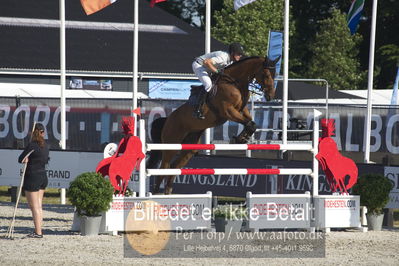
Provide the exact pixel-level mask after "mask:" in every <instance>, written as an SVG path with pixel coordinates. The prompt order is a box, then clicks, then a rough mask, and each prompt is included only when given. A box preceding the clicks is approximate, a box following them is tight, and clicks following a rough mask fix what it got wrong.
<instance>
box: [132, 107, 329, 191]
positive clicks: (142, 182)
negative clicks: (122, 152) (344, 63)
mask: <svg viewBox="0 0 399 266" xmlns="http://www.w3.org/2000/svg"><path fill="white" fill-rule="evenodd" d="M321 115H322V113H321V112H320V111H318V110H316V109H313V143H312V145H307V144H146V134H145V121H144V120H143V119H141V120H140V122H139V124H140V140H141V143H142V150H143V153H144V154H146V153H147V151H151V150H193V149H195V150H297V151H298V150H302V151H311V152H312V154H313V165H312V166H313V167H312V168H313V169H306V168H287V169H237V168H233V169H228V168H222V169H148V170H147V169H146V166H145V161H144V160H142V161H141V164H140V171H139V196H140V197H145V196H146V177H147V176H159V175H187V174H198V175H207V174H217V175H230V174H264V175H268V174H269V175H289V174H302V175H310V176H311V177H312V178H313V189H312V192H313V196H318V195H319V190H318V188H319V162H318V161H317V159H316V155H317V154H318V152H319V149H318V145H319V126H320V123H319V119H320V116H321Z"/></svg>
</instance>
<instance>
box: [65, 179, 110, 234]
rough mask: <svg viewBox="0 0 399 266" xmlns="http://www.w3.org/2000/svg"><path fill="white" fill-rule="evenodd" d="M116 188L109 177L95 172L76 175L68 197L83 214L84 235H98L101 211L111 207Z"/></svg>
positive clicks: (78, 212)
mask: <svg viewBox="0 0 399 266" xmlns="http://www.w3.org/2000/svg"><path fill="white" fill-rule="evenodd" d="M113 193H114V189H113V187H112V185H111V183H110V182H109V180H108V179H105V178H104V177H103V176H102V175H101V174H98V173H95V172H87V173H83V174H81V175H79V176H78V177H76V179H75V180H74V181H72V182H71V185H70V187H69V190H68V197H69V199H70V201H71V203H72V205H73V206H75V208H76V212H77V214H78V215H80V216H81V233H82V235H98V232H99V229H100V224H101V213H102V212H105V211H107V210H108V209H109V208H110V203H111V202H112V196H113Z"/></svg>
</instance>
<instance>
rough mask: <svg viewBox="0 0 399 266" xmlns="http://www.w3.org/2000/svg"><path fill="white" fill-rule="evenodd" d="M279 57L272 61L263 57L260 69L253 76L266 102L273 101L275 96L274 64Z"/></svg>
mask: <svg viewBox="0 0 399 266" xmlns="http://www.w3.org/2000/svg"><path fill="white" fill-rule="evenodd" d="M280 57H281V56H279V57H277V58H276V59H274V60H270V59H269V58H268V57H265V61H264V62H263V67H262V69H260V70H259V71H258V72H257V73H256V74H255V79H256V82H257V83H258V84H260V86H261V87H262V90H263V94H264V96H265V98H266V99H267V100H268V101H270V100H271V99H274V96H275V94H276V88H275V87H274V76H275V74H276V64H277V62H278V60H280Z"/></svg>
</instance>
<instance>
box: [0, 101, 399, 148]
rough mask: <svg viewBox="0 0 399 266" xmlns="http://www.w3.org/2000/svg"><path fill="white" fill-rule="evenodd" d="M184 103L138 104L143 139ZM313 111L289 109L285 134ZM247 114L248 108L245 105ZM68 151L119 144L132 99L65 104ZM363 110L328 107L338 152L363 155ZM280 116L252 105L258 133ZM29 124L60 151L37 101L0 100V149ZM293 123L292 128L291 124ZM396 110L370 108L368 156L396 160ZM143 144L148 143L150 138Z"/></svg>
mask: <svg viewBox="0 0 399 266" xmlns="http://www.w3.org/2000/svg"><path fill="white" fill-rule="evenodd" d="M183 103H184V101H181V100H143V101H141V103H140V105H141V109H142V113H143V116H142V117H143V119H145V120H146V122H147V123H146V126H147V136H149V133H150V129H151V123H152V121H154V119H156V118H158V117H163V116H167V115H168V114H170V113H171V112H172V111H173V110H175V109H176V108H177V107H179V106H180V105H181V104H183ZM314 107H317V108H318V109H319V110H320V111H322V112H323V115H324V116H325V115H326V113H327V112H326V108H325V105H320V106H315V105H312V106H311V105H310V104H301V105H300V106H299V105H293V104H290V105H289V109H288V110H289V111H288V112H289V114H288V116H289V118H290V119H299V122H300V123H297V121H294V120H291V121H290V122H289V123H288V125H289V128H290V129H296V128H298V125H299V124H305V129H306V128H307V129H311V126H312V121H313V108H314ZM249 109H251V106H250V105H249ZM66 110H67V118H66V120H67V121H66V123H67V149H68V150H76V151H101V150H102V149H103V147H104V145H105V144H107V143H109V142H116V143H118V142H119V140H120V138H121V137H122V133H121V126H120V122H121V117H122V116H126V115H130V110H131V99H105V100H102V99H96V100H88V99H67V107H66ZM365 116H366V107H365V106H356V105H330V106H329V108H328V117H329V118H333V119H335V127H336V136H334V137H333V138H334V139H335V141H336V143H337V145H338V149H339V150H341V151H348V152H362V151H364V149H365V147H364V141H363V139H364V135H365V134H364V131H365ZM281 118H282V112H281V109H280V108H279V107H278V104H277V103H273V104H267V103H266V104H265V103H259V104H255V108H254V120H255V122H256V124H257V125H258V127H259V128H266V129H280V128H281ZM33 121H37V122H39V123H42V124H43V125H44V126H45V128H46V139H47V141H48V143H49V144H50V147H51V149H59V140H60V107H59V100H58V99H38V98H29V99H28V98H26V99H25V98H22V99H19V98H0V148H21V147H23V146H24V145H25V144H26V142H27V140H28V138H29V132H30V131H31V130H32V125H33ZM293 121H294V122H293ZM242 128H243V127H242V125H238V124H237V123H234V122H226V123H225V124H223V125H221V126H218V127H216V128H214V129H211V140H213V141H216V142H220V141H226V142H228V141H229V140H230V138H231V137H232V136H234V135H237V134H238V133H239V132H240V131H241V130H242ZM398 133H399V110H398V109H396V108H395V109H394V108H390V107H389V106H385V107H373V116H372V126H371V147H370V150H371V152H386V153H391V154H399V136H398ZM279 137H280V135H279V132H271V131H269V132H257V133H256V134H255V140H259V141H270V140H278V139H279ZM288 139H289V140H294V139H301V140H310V139H311V135H310V134H306V133H291V132H289V134H288ZM148 140H149V141H150V139H149V137H148Z"/></svg>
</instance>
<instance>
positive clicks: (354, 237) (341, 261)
mask: <svg viewBox="0 0 399 266" xmlns="http://www.w3.org/2000/svg"><path fill="white" fill-rule="evenodd" d="M13 210H14V205H13V204H11V203H5V202H0V236H1V238H0V265H32V264H40V265H112V264H113V265H116V264H118V265H119V264H129V265H136V264H137V265H218V266H221V265H229V266H231V265H240V266H242V265H399V252H398V248H399V230H398V229H394V230H386V229H385V230H383V231H381V232H373V231H369V232H367V233H362V232H359V231H351V230H347V231H340V232H331V233H329V234H328V235H327V237H326V257H325V258H281V259H280V258H279V259H276V258H249V259H241V258H235V259H232V258H218V259H215V258H190V259H188V258H166V259H165V258H162V259H159V258H157V259H154V258H124V257H123V242H124V241H123V237H122V236H121V235H118V236H110V235H99V236H94V237H85V236H81V235H80V234H79V233H76V232H71V231H70V229H71V225H72V220H73V208H72V207H71V206H65V205H46V206H44V234H45V236H44V238H43V239H29V238H24V237H25V236H26V235H27V234H28V233H30V232H32V230H33V222H32V219H31V213H30V210H29V209H28V207H27V205H26V204H20V208H19V209H18V212H17V218H16V223H15V233H14V237H15V239H14V240H8V239H4V236H5V234H6V231H7V229H8V226H9V224H10V222H11V218H12V214H13Z"/></svg>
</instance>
